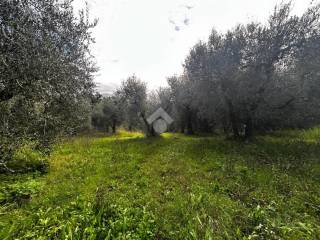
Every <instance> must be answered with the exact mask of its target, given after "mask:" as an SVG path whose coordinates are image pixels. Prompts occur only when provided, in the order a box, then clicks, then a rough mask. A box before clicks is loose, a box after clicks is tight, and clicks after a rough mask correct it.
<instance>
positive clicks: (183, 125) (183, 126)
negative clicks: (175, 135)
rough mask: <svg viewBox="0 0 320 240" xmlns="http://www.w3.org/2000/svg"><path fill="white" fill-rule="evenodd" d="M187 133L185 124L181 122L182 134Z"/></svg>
mask: <svg viewBox="0 0 320 240" xmlns="http://www.w3.org/2000/svg"><path fill="white" fill-rule="evenodd" d="M184 131H185V123H184V122H181V125H180V133H184Z"/></svg>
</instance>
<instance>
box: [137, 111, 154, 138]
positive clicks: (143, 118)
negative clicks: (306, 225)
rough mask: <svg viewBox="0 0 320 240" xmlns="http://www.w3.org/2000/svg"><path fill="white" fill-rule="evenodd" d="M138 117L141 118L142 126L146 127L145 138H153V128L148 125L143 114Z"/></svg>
mask: <svg viewBox="0 0 320 240" xmlns="http://www.w3.org/2000/svg"><path fill="white" fill-rule="evenodd" d="M140 116H141V118H142V120H143V122H144V124H145V125H146V128H147V136H155V135H156V133H155V131H154V129H153V127H152V126H150V125H149V123H148V121H147V118H146V116H145V114H144V113H141V114H140Z"/></svg>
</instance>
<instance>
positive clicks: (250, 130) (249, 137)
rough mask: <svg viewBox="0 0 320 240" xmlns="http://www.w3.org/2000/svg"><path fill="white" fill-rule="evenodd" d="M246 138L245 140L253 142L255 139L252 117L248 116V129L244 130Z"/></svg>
mask: <svg viewBox="0 0 320 240" xmlns="http://www.w3.org/2000/svg"><path fill="white" fill-rule="evenodd" d="M244 137H245V140H248V141H250V140H252V137H253V122H252V118H251V116H248V118H247V120H246V127H245V129H244Z"/></svg>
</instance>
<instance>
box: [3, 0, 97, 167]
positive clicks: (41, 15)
mask: <svg viewBox="0 0 320 240" xmlns="http://www.w3.org/2000/svg"><path fill="white" fill-rule="evenodd" d="M95 25H96V22H92V23H91V22H89V21H88V11H87V10H83V11H81V12H80V13H79V15H78V16H76V15H75V14H74V11H73V8H72V1H58V0H47V1H38V0H1V2H0V113H1V114H0V122H1V124H0V163H1V169H3V168H6V162H7V161H9V160H10V158H11V157H12V154H13V153H14V151H15V150H16V149H17V148H19V146H21V145H22V144H24V143H25V142H26V141H34V142H36V145H37V147H39V148H42V147H46V146H48V145H49V144H50V142H52V141H53V140H54V139H55V138H56V137H57V136H59V135H63V134H74V133H76V132H77V131H79V130H80V129H82V128H83V127H84V126H85V125H87V126H89V121H90V112H91V103H92V101H94V100H95V99H96V97H95V94H94V83H93V73H94V72H95V71H96V68H95V66H94V61H93V58H92V56H91V54H90V51H89V46H90V44H91V43H92V42H93V39H92V37H91V32H90V30H91V29H92V28H93V27H94V26H95ZM1 169H0V170H1Z"/></svg>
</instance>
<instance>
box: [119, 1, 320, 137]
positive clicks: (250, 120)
mask: <svg viewBox="0 0 320 240" xmlns="http://www.w3.org/2000/svg"><path fill="white" fill-rule="evenodd" d="M319 18H320V10H319V5H311V6H310V7H309V8H308V10H307V11H306V12H305V13H303V14H302V15H301V16H295V15H292V14H291V3H287V4H281V5H280V6H277V7H275V9H274V12H273V13H272V15H271V16H270V17H269V19H268V21H267V23H266V24H262V23H257V22H252V23H249V24H245V25H244V24H240V25H238V26H236V27H235V28H234V29H232V30H230V31H228V32H227V33H225V34H220V33H218V32H217V31H215V30H213V31H212V33H211V34H210V36H209V38H208V41H207V42H199V43H197V44H196V45H195V46H194V47H193V48H192V49H191V50H190V53H189V55H188V56H187V58H186V60H185V63H184V72H183V74H182V75H180V76H172V77H169V78H168V85H169V87H168V88H162V89H159V90H158V91H156V92H153V93H151V94H149V97H148V98H147V97H146V96H145V93H144V94H143V98H144V99H147V101H146V103H147V106H146V107H142V106H141V105H139V106H138V105H137V106H136V108H133V109H134V110H133V111H132V112H130V114H129V112H128V111H129V110H128V108H127V111H125V112H126V114H129V115H130V116H134V117H136V116H137V115H136V114H135V113H137V112H139V113H140V114H141V113H142V114H145V113H146V110H149V111H151V110H152V109H155V108H156V107H158V106H162V107H163V108H164V109H165V110H166V111H168V112H169V113H170V114H171V116H172V117H173V118H174V119H175V122H174V125H173V126H172V130H175V131H181V132H184V133H188V134H192V133H194V132H213V131H215V130H223V131H224V132H225V133H226V134H227V135H230V136H233V137H234V138H244V139H250V138H252V136H253V133H254V132H258V131H270V130H276V129H282V128H306V127H310V126H313V125H315V124H318V123H319V117H320V116H319V115H320V111H319V110H318V109H319V103H320V102H319V97H320V95H319V93H320V84H319V80H318V79H319V76H320V72H319V71H320V65H319V64H320V28H319V26H320V25H319V24H320V21H319ZM144 91H145V90H144ZM132 94H133V95H134V94H138V95H140V94H141V93H135V92H134V91H131V95H130V94H129V95H125V96H126V97H129V96H132ZM142 109H143V110H142ZM126 119H127V120H126ZM142 120H143V118H142ZM123 121H124V122H126V124H129V122H130V121H131V120H129V118H128V117H126V118H124V119H123ZM135 121H137V119H135ZM129 126H131V124H129ZM135 127H136V125H135Z"/></svg>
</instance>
